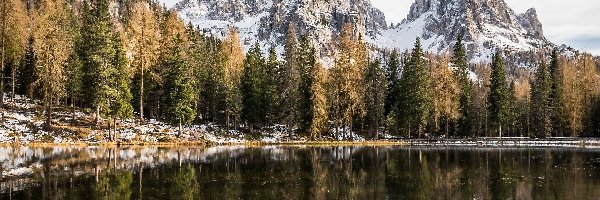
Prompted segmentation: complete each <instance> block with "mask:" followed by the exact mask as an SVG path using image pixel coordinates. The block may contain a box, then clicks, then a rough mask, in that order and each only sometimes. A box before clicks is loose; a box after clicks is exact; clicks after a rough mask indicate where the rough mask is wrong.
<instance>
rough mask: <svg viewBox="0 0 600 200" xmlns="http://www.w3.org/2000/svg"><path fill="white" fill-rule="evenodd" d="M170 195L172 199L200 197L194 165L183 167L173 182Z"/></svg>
mask: <svg viewBox="0 0 600 200" xmlns="http://www.w3.org/2000/svg"><path fill="white" fill-rule="evenodd" d="M169 188H170V190H169V197H171V198H172V199H186V200H187V199H196V198H198V193H199V192H200V191H199V190H198V182H197V180H196V173H195V170H194V167H193V166H192V165H190V164H188V165H186V166H184V167H182V168H181V169H180V170H179V172H177V174H175V177H173V181H172V182H171V185H170V187H169Z"/></svg>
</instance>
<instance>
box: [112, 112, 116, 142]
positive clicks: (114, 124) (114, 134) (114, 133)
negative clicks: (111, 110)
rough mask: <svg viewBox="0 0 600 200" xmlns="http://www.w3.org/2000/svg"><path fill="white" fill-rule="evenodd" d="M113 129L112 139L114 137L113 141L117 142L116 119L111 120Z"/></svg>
mask: <svg viewBox="0 0 600 200" xmlns="http://www.w3.org/2000/svg"><path fill="white" fill-rule="evenodd" d="M113 129H114V131H113V137H114V138H113V141H116V140H117V118H116V117H115V118H113Z"/></svg>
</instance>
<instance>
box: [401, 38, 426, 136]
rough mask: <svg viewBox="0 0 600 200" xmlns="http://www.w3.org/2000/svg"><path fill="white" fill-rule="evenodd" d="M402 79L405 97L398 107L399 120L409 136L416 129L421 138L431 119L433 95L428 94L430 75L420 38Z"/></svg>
mask: <svg viewBox="0 0 600 200" xmlns="http://www.w3.org/2000/svg"><path fill="white" fill-rule="evenodd" d="M400 81H401V92H400V94H401V96H402V97H403V99H402V102H401V103H400V104H399V108H398V110H399V114H400V116H401V118H400V120H399V121H401V122H402V123H403V124H402V127H403V129H404V130H405V131H406V132H407V133H408V135H409V137H410V135H411V132H412V131H414V130H416V132H417V134H418V137H419V138H420V137H421V135H422V133H423V130H424V129H425V127H426V126H427V121H428V119H429V108H430V99H431V97H430V96H429V94H428V89H427V86H428V85H429V77H428V72H427V69H426V61H425V57H424V53H423V49H422V48H421V41H420V39H419V38H417V40H416V42H415V47H414V49H413V50H412V52H411V55H410V59H409V61H408V63H407V65H406V66H405V67H404V70H403V73H402V78H401V80H400Z"/></svg>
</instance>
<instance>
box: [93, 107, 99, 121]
mask: <svg viewBox="0 0 600 200" xmlns="http://www.w3.org/2000/svg"><path fill="white" fill-rule="evenodd" d="M95 115H96V116H95V117H94V124H96V125H98V122H99V121H100V106H96V114H95Z"/></svg>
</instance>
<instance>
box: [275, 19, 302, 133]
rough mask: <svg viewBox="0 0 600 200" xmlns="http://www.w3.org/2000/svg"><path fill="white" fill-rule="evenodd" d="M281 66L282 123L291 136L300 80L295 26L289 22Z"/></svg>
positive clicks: (296, 112)
mask: <svg viewBox="0 0 600 200" xmlns="http://www.w3.org/2000/svg"><path fill="white" fill-rule="evenodd" d="M283 59H284V60H283V61H284V63H283V67H282V68H281V70H280V80H279V85H280V86H279V91H280V93H281V99H280V105H281V115H282V120H283V123H284V124H285V125H286V128H287V132H288V136H289V137H291V136H292V134H293V132H294V127H295V126H296V120H297V118H298V117H297V116H298V114H299V111H298V106H297V102H298V101H297V99H298V97H299V96H300V95H299V94H298V87H299V84H300V83H299V82H300V72H299V66H298V41H297V38H296V29H295V26H294V25H293V24H292V23H290V25H289V26H288V31H287V35H286V41H285V45H284V54H283Z"/></svg>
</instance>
